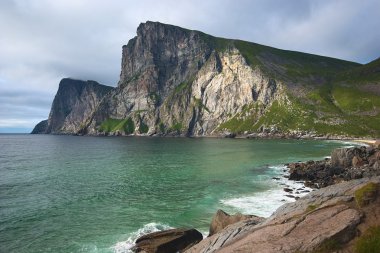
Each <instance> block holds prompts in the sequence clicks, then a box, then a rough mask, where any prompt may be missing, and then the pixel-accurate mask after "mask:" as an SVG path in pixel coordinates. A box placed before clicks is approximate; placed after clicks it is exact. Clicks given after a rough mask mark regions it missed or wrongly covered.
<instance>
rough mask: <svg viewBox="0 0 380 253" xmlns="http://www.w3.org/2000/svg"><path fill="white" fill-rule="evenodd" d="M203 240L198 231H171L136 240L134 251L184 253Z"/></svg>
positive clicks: (143, 252)
mask: <svg viewBox="0 0 380 253" xmlns="http://www.w3.org/2000/svg"><path fill="white" fill-rule="evenodd" d="M202 239H203V236H202V234H201V233H200V232H199V231H198V230H196V229H184V228H175V229H169V230H165V231H159V232H154V233H150V234H147V235H143V236H141V237H140V238H138V239H137V240H136V245H135V246H134V247H133V248H132V251H133V252H139V253H176V252H182V251H184V250H186V249H187V248H190V247H191V246H193V245H195V244H197V243H198V242H200V241H201V240H202Z"/></svg>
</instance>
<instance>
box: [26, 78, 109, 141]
mask: <svg viewBox="0 0 380 253" xmlns="http://www.w3.org/2000/svg"><path fill="white" fill-rule="evenodd" d="M112 89H113V88H112V87H108V86H105V85H101V84H99V83H97V82H95V81H80V80H74V79H69V78H65V79H62V80H61V82H60V83H59V88H58V92H57V94H56V96H55V98H54V100H53V104H52V106H51V110H50V114H49V119H48V120H44V121H41V122H40V123H38V124H37V125H36V127H35V128H34V129H33V131H32V133H33V134H41V133H47V134H78V133H80V132H81V131H82V128H83V126H84V123H85V121H86V119H87V118H88V117H89V116H90V115H91V114H92V113H93V111H95V110H96V107H97V106H98V104H99V103H100V101H101V100H102V99H103V97H104V96H105V95H106V94H107V93H108V92H109V91H111V90H112Z"/></svg>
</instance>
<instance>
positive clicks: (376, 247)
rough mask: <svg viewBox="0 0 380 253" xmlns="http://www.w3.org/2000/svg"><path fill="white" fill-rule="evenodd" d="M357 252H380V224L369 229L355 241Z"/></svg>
mask: <svg viewBox="0 0 380 253" xmlns="http://www.w3.org/2000/svg"><path fill="white" fill-rule="evenodd" d="M355 253H380V226H373V227H370V228H368V229H367V231H365V232H364V233H363V235H361V236H360V237H359V238H358V240H357V241H356V243H355Z"/></svg>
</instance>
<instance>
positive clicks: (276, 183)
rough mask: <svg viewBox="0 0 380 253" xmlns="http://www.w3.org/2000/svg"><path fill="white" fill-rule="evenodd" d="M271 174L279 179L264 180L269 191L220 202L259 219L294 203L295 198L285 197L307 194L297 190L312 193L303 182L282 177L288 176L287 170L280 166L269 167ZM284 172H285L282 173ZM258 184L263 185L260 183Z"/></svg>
mask: <svg viewBox="0 0 380 253" xmlns="http://www.w3.org/2000/svg"><path fill="white" fill-rule="evenodd" d="M269 169H270V170H272V171H271V172H272V173H274V175H273V177H277V178H279V179H270V180H265V182H264V183H266V184H270V185H271V188H272V189H270V190H266V191H262V192H256V193H253V194H252V195H249V196H241V197H238V198H231V199H225V200H221V203H222V204H223V205H227V206H230V207H233V208H234V209H237V211H239V212H242V213H244V214H254V215H258V216H261V217H269V216H270V215H271V214H272V213H273V212H274V211H276V209H277V208H279V207H280V206H281V205H283V204H284V203H289V202H294V201H295V198H291V197H288V196H286V195H293V196H295V197H302V196H305V195H306V194H307V192H300V191H301V190H300V191H298V193H296V192H297V189H301V188H302V191H306V190H308V191H312V189H310V188H307V187H305V186H304V185H303V182H297V181H292V180H288V179H287V178H285V177H284V176H286V175H288V174H289V173H288V172H287V171H288V169H287V168H286V167H285V166H283V165H281V166H271V167H269ZM284 170H286V172H284ZM260 183H263V182H262V181H261V182H260ZM283 188H290V189H293V193H287V192H285V191H284V190H283Z"/></svg>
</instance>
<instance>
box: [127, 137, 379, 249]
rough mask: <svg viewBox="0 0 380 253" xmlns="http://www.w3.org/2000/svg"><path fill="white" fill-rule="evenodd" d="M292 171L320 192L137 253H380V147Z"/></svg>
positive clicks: (155, 240)
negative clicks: (206, 232) (269, 212)
mask: <svg viewBox="0 0 380 253" xmlns="http://www.w3.org/2000/svg"><path fill="white" fill-rule="evenodd" d="M287 166H288V168H289V180H296V181H304V184H305V186H307V187H311V188H315V190H314V191H312V192H310V193H309V194H307V195H306V196H304V197H301V198H298V199H297V200H296V201H295V202H292V203H287V204H284V205H283V206H281V207H280V208H278V209H277V210H276V211H275V212H274V213H273V214H272V215H271V216H270V217H269V218H267V219H265V218H262V217H258V216H254V215H243V214H239V213H238V214H235V215H229V214H227V213H225V212H224V211H222V210H218V211H217V212H216V214H215V215H214V217H213V219H212V221H211V224H210V233H209V236H208V237H206V238H204V239H203V240H202V239H201V238H200V236H199V233H196V232H194V231H193V230H194V229H172V230H169V231H162V232H156V233H154V234H149V235H145V236H143V237H141V238H139V239H138V240H137V241H136V245H135V247H134V248H133V249H132V251H133V252H145V253H150V252H166V253H170V252H187V253H199V252H202V253H208V252H289V253H290V252H359V253H361V252H372V253H376V252H379V249H380V247H378V246H379V242H380V197H379V195H380V142H378V141H377V142H372V146H362V147H352V148H342V149H335V150H333V152H332V154H331V158H326V159H324V160H321V161H308V162H304V163H301V162H299V163H291V164H287ZM284 191H285V192H289V193H290V194H291V193H292V189H287V188H284ZM168 245H169V246H168ZM363 245H364V246H363ZM162 249H164V250H162ZM368 250H369V251H368Z"/></svg>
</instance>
